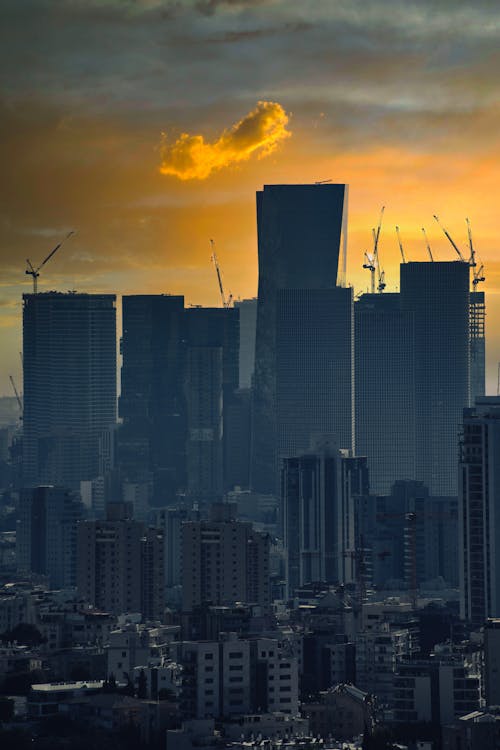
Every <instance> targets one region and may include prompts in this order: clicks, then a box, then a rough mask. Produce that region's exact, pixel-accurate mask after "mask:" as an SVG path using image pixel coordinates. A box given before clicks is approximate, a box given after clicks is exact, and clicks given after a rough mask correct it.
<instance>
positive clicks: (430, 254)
mask: <svg viewBox="0 0 500 750" xmlns="http://www.w3.org/2000/svg"><path fill="white" fill-rule="evenodd" d="M422 234H423V235H424V239H425V245H426V247H427V252H428V253H429V258H430V259H431V261H432V262H433V263H434V258H433V257H432V252H431V246H430V245H429V240H428V239H427V232H426V231H425V229H424V227H422Z"/></svg>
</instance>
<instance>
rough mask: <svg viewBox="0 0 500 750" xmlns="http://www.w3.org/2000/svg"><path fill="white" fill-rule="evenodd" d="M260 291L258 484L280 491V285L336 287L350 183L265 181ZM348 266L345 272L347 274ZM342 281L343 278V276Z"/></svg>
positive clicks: (254, 446) (254, 483) (260, 230)
mask: <svg viewBox="0 0 500 750" xmlns="http://www.w3.org/2000/svg"><path fill="white" fill-rule="evenodd" d="M257 236H258V245H259V291H258V305H257V331H256V342H255V377H254V404H253V418H252V422H253V438H252V440H253V444H252V481H251V484H252V489H254V490H255V491H257V492H264V493H270V494H273V493H276V492H277V485H278V483H279V467H278V465H277V461H276V364H275V362H276V359H275V358H276V351H277V350H276V343H277V339H276V337H277V329H276V321H277V317H276V314H277V303H278V293H279V291H280V290H285V289H288V290H293V289H296V290H301V289H323V290H327V289H333V288H334V287H335V286H336V284H337V274H338V260H339V252H340V245H341V242H342V241H343V242H344V250H345V242H346V238H347V186H346V185H335V184H314V185H265V186H264V189H263V190H261V191H259V192H258V193H257ZM342 271H343V268H342V269H341V274H340V277H342ZM340 280H341V281H342V279H341V278H340Z"/></svg>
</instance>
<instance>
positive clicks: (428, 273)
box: [396, 261, 470, 497]
mask: <svg viewBox="0 0 500 750" xmlns="http://www.w3.org/2000/svg"><path fill="white" fill-rule="evenodd" d="M401 308H402V310H404V311H408V312H411V313H413V315H414V320H415V479H417V480H419V481H421V482H424V484H426V485H427V487H428V488H429V491H430V493H431V495H436V496H440V497H443V496H456V495H457V469H456V465H457V461H456V455H457V453H456V438H457V434H458V430H459V426H460V423H461V419H462V410H463V408H464V407H466V406H468V405H469V398H470V345H469V332H470V309H469V265H468V263H463V262H461V261H450V262H434V263H433V262H428V263H403V264H401ZM396 478H397V479H400V478H403V477H396Z"/></svg>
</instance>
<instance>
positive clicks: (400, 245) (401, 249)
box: [396, 227, 406, 263]
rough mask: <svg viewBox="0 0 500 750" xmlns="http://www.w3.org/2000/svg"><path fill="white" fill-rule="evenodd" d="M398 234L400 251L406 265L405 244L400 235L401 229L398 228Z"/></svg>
mask: <svg viewBox="0 0 500 750" xmlns="http://www.w3.org/2000/svg"><path fill="white" fill-rule="evenodd" d="M396 234H397V236H398V243H399V249H400V251H401V259H402V261H403V263H406V258H405V252H404V250H403V243H402V242H401V235H400V234H399V227H396Z"/></svg>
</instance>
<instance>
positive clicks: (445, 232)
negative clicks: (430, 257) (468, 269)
mask: <svg viewBox="0 0 500 750" xmlns="http://www.w3.org/2000/svg"><path fill="white" fill-rule="evenodd" d="M433 216H434V218H435V220H436V221H437V223H438V224H439V226H440V227H441V229H442V230H443V232H444V234H445V237H446V238H447V239H448V240H449V242H450V243H451V245H452V247H453V248H454V250H455V252H456V254H457V255H458V257H459V258H460V260H461V261H462V263H465V262H466V261H465V258H464V256H463V255H462V253H461V252H460V249H459V247H458V245H457V244H456V243H455V242H454V241H453V240H452V238H451V236H450V234H449V232H447V231H446V229H445V228H444V227H443V225H442V224H441V222H440V221H439V217H438V216H436V214H434V215H433Z"/></svg>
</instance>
